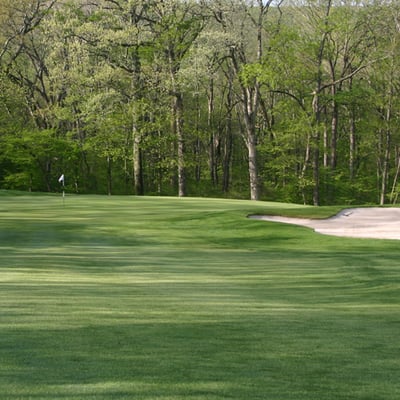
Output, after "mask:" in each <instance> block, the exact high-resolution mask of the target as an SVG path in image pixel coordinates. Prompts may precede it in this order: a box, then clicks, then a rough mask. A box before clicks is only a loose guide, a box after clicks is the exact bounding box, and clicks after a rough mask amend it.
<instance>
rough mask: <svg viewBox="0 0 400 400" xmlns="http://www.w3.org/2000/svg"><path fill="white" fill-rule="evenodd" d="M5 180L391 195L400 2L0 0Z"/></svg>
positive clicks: (399, 98) (90, 186)
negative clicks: (62, 178)
mask: <svg viewBox="0 0 400 400" xmlns="http://www.w3.org/2000/svg"><path fill="white" fill-rule="evenodd" d="M0 19H1V21H0V22H1V24H0V39H1V42H0V43H1V47H0V87H1V91H0V187H1V188H6V189H21V190H32V191H57V190H60V188H59V183H58V180H57V178H58V177H59V176H60V175H61V174H62V173H63V174H65V177H66V185H67V189H68V190H70V191H73V192H77V193H108V194H123V193H127V194H137V195H143V194H160V195H179V196H186V195H192V196H229V197H236V198H250V199H252V200H258V199H263V200H279V201H288V202H298V203H304V204H314V205H320V204H361V203H379V204H385V203H396V201H397V197H398V194H399V191H400V185H399V173H400V137H399V115H400V69H399V64H400V57H399V52H400V47H399V46H400V4H399V3H398V2H392V1H383V0H381V1H357V0H356V1H353V0H343V1H337V0H197V1H194V0H164V1H160V0H146V1H144V0H70V1H64V0H46V1H43V0H1V1H0Z"/></svg>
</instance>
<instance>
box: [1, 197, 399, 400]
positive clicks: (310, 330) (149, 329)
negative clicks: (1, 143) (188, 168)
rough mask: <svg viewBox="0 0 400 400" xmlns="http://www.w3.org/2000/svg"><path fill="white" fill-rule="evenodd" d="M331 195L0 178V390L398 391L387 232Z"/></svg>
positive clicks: (119, 395)
mask: <svg viewBox="0 0 400 400" xmlns="http://www.w3.org/2000/svg"><path fill="white" fill-rule="evenodd" d="M338 210H339V208H324V207H320V208H314V207H306V206H300V205H293V204H283V203H269V202H254V201H253V202H252V201H242V200H226V199H205V198H203V199H200V198H166V197H164V198H161V197H134V196H126V197H123V196H72V195H71V196H68V195H67V196H66V198H65V199H64V202H63V200H62V198H61V196H59V195H38V194H36V195H33V194H32V195H28V194H26V195H16V194H11V195H10V194H9V193H7V192H0V247H1V249H0V399H1V400H31V399H34V400H42V399H44V400H58V399H62V400H78V399H79V400H113V399H130V400H131V399H134V400H206V399H207V400H221V399H238V400H239V399H240V400H256V399H264V400H300V399H301V400H398V399H399V398H400V379H399V377H400V340H399V334H400V242H399V241H396V240H372V239H350V238H340V237H331V236H325V235H319V234H318V233H315V232H313V231H312V230H311V229H308V228H305V227H298V226H294V225H289V224H280V223H273V222H265V221H257V220H251V219H249V218H246V217H247V216H248V215H250V214H268V213H271V214H281V215H287V216H300V217H301V216H304V217H325V216H329V215H332V214H334V213H336V212H337V211H338Z"/></svg>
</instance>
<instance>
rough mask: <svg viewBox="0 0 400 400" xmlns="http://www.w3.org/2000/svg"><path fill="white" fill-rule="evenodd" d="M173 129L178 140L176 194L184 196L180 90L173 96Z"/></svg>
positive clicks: (181, 101)
mask: <svg viewBox="0 0 400 400" xmlns="http://www.w3.org/2000/svg"><path fill="white" fill-rule="evenodd" d="M172 108H173V130H174V133H175V136H176V138H177V142H178V160H177V161H178V195H179V197H184V196H186V170H185V158H184V157H185V140H184V134H183V98H182V94H181V93H180V92H176V93H175V95H174V97H173V107H172Z"/></svg>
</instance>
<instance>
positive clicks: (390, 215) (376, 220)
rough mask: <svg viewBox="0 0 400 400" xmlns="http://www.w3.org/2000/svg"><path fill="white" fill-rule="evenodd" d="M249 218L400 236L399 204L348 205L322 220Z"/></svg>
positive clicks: (347, 233)
mask: <svg viewBox="0 0 400 400" xmlns="http://www.w3.org/2000/svg"><path fill="white" fill-rule="evenodd" d="M250 218H254V219H260V220H263V221H274V222H283V223H287V224H294V225H301V226H306V227H309V228H311V229H314V231H315V232H318V233H321V234H323V235H332V236H344V237H354V238H372V239H397V240H400V208H380V207H371V208H349V209H346V210H342V211H341V212H340V213H339V214H337V215H335V216H334V217H331V218H328V219H322V220H318V219H303V218H289V217H278V216H267V215H265V216H264V215H252V216H250Z"/></svg>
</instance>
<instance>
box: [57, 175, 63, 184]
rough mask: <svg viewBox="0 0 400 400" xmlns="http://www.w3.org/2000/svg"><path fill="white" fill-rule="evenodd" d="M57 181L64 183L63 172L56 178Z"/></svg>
mask: <svg viewBox="0 0 400 400" xmlns="http://www.w3.org/2000/svg"><path fill="white" fill-rule="evenodd" d="M58 182H60V183H62V184H64V174H62V175H61V176H60V177H59V178H58Z"/></svg>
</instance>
